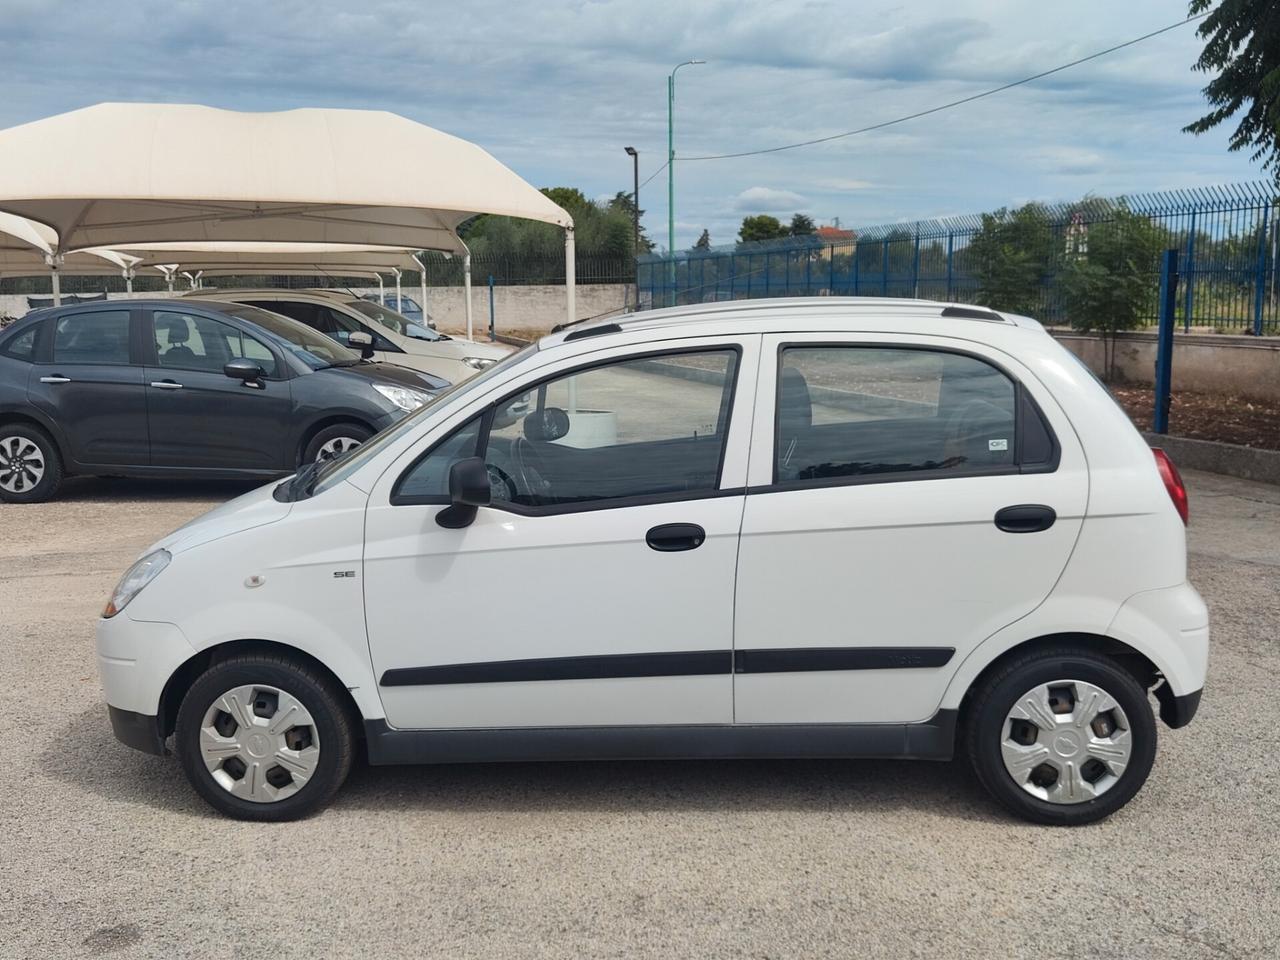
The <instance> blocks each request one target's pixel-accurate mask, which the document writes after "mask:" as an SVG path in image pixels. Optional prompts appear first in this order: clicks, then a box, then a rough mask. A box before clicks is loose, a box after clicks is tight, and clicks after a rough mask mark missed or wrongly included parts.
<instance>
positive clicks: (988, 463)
mask: <svg viewBox="0 0 1280 960" xmlns="http://www.w3.org/2000/svg"><path fill="white" fill-rule="evenodd" d="M1022 405H1023V401H1022V400H1021V399H1020V389H1019V387H1018V386H1017V385H1016V384H1015V383H1014V381H1013V380H1011V379H1010V378H1009V377H1008V376H1007V375H1006V374H1005V373H1004V372H1002V371H1001V370H999V369H998V368H996V367H995V366H993V365H991V364H989V363H987V362H985V361H983V360H980V359H978V358H977V357H972V356H968V355H965V354H958V353H949V352H945V351H941V350H928V349H914V348H904V347H861V346H814V347H787V348H784V349H783V350H782V354H781V362H780V366H779V382H778V412H777V430H776V445H775V461H774V463H775V467H774V470H775V472H774V479H775V481H776V482H779V483H786V482H794V481H823V480H836V479H839V478H859V477H876V478H884V479H895V478H897V477H899V476H901V478H902V479H910V478H911V476H912V475H913V474H924V473H929V474H934V473H941V474H944V475H949V474H954V475H964V474H983V473H1002V472H1014V471H1016V470H1017V469H1018V453H1019V429H1018V425H1019V420H1020V419H1021V417H1020V414H1019V408H1020V406H1022ZM1027 409H1030V410H1031V413H1032V415H1034V416H1037V417H1038V413H1037V412H1036V411H1035V410H1034V405H1031V406H1030V407H1028V408H1027ZM1031 432H1032V433H1033V434H1034V436H1035V437H1036V439H1037V441H1038V443H1039V447H1038V448H1037V452H1036V456H1047V453H1048V450H1047V448H1048V447H1050V446H1051V445H1052V444H1051V441H1050V440H1049V439H1048V437H1047V435H1046V431H1045V430H1044V428H1043V424H1042V423H1037V429H1036V430H1035V431H1031Z"/></svg>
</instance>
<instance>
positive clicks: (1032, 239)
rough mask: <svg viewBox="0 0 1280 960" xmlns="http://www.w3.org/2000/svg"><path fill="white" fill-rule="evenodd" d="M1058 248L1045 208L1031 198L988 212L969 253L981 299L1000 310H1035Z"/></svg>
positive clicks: (1018, 311) (970, 244) (967, 253)
mask: <svg viewBox="0 0 1280 960" xmlns="http://www.w3.org/2000/svg"><path fill="white" fill-rule="evenodd" d="M1058 253H1059V250H1058V243H1057V241H1056V240H1055V239H1054V233H1053V228H1052V226H1051V225H1050V223H1049V217H1048V214H1047V212H1046V210H1045V209H1044V207H1042V206H1040V205H1039V204H1036V203H1028V204H1026V205H1025V206H1022V207H1019V208H1018V209H1017V210H1013V211H1010V210H1006V209H1003V208H1002V209H1000V210H997V211H996V212H995V213H984V214H983V215H982V227H981V229H980V230H979V231H978V232H977V233H976V234H974V236H973V239H972V240H970V241H969V246H968V248H967V250H966V252H965V256H966V258H967V260H968V262H969V264H970V269H971V270H972V271H973V273H974V275H975V276H976V277H977V279H978V299H979V300H980V301H981V302H982V303H984V304H986V305H987V306H989V307H992V308H994V309H996V310H1008V311H1010V312H1012V313H1027V314H1036V313H1038V312H1039V311H1040V307H1041V302H1042V295H1041V291H1042V289H1043V283H1044V278H1045V277H1046V276H1047V275H1048V274H1049V273H1050V272H1051V271H1052V270H1053V268H1054V265H1055V263H1056V262H1057V260H1058Z"/></svg>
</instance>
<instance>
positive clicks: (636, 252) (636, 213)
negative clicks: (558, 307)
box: [624, 147, 640, 310]
mask: <svg viewBox="0 0 1280 960" xmlns="http://www.w3.org/2000/svg"><path fill="white" fill-rule="evenodd" d="M624 149H625V150H626V151H627V156H629V157H630V158H631V167H632V171H633V176H634V178H635V179H634V182H635V187H634V189H633V190H632V193H631V220H632V241H631V268H632V270H633V271H634V272H635V281H636V284H635V285H636V303H635V308H636V309H637V310H639V309H640V265H639V263H638V262H637V261H636V257H638V256H640V154H639V153H638V152H637V151H636V148H635V147H626V148H624Z"/></svg>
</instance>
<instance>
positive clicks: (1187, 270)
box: [1182, 210, 1197, 333]
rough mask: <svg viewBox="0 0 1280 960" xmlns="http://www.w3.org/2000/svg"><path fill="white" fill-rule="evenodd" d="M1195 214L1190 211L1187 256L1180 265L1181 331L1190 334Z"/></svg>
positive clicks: (1194, 262) (1194, 266) (1192, 300)
mask: <svg viewBox="0 0 1280 960" xmlns="http://www.w3.org/2000/svg"><path fill="white" fill-rule="evenodd" d="M1196 212H1197V211H1195V210H1192V211H1191V229H1190V230H1188V231H1187V256H1186V258H1185V260H1184V261H1183V264H1182V283H1183V296H1184V301H1183V307H1182V331H1183V333H1190V332H1191V313H1192V311H1193V309H1194V307H1195V293H1194V290H1195V274H1196Z"/></svg>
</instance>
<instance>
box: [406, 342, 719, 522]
mask: <svg viewBox="0 0 1280 960" xmlns="http://www.w3.org/2000/svg"><path fill="white" fill-rule="evenodd" d="M737 365H738V353H737V351H736V350H733V349H715V350H704V351H697V352H686V353H678V354H667V355H662V356H649V357H644V358H638V359H629V360H621V361H617V362H613V363H608V364H602V365H600V366H595V367H589V368H586V369H582V370H576V371H574V372H573V373H570V374H567V375H564V376H560V377H556V378H553V379H551V380H547V381H544V382H543V383H541V384H539V385H538V386H536V387H533V388H530V389H528V390H527V392H522V393H521V394H519V395H517V396H512V397H508V398H507V399H506V400H504V401H502V402H501V403H499V404H496V405H494V406H493V407H491V408H489V409H488V410H486V411H485V412H484V413H483V414H481V415H478V416H477V417H476V418H474V419H473V420H472V421H471V422H470V423H468V424H467V425H466V426H464V427H462V428H460V429H459V430H457V431H455V432H454V433H453V434H451V435H450V436H449V437H448V438H446V439H445V440H443V441H441V442H440V443H439V444H437V445H436V446H435V447H434V448H433V449H432V450H431V451H430V452H429V453H428V454H427V455H426V456H424V457H422V458H420V459H419V460H418V461H417V462H416V463H415V464H414V465H413V466H412V467H410V468H409V470H408V471H406V473H405V474H404V475H403V476H402V477H401V479H400V481H399V483H398V484H397V486H396V490H395V493H394V494H393V502H396V503H447V502H448V476H449V468H450V467H451V466H452V465H453V464H454V463H456V462H457V461H458V460H461V459H464V458H466V457H470V456H481V457H483V458H484V461H485V465H486V466H487V467H488V470H489V481H490V485H491V488H492V496H493V502H494V504H495V505H497V506H504V505H505V506H508V507H515V508H519V509H522V510H533V511H543V510H552V511H555V510H559V509H565V508H573V507H574V506H575V505H582V504H599V505H605V504H608V503H612V502H618V501H625V500H630V499H632V498H655V499H665V498H668V497H670V498H678V499H683V498H694V497H697V496H700V495H706V494H709V493H712V492H714V491H715V490H716V488H717V487H718V485H719V482H720V463H721V459H722V455H723V452H724V445H725V439H726V434H727V430H728V422H729V408H730V403H731V401H732V394H733V385H734V382H735V376H736V372H737ZM473 438H474V441H475V442H473Z"/></svg>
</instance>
